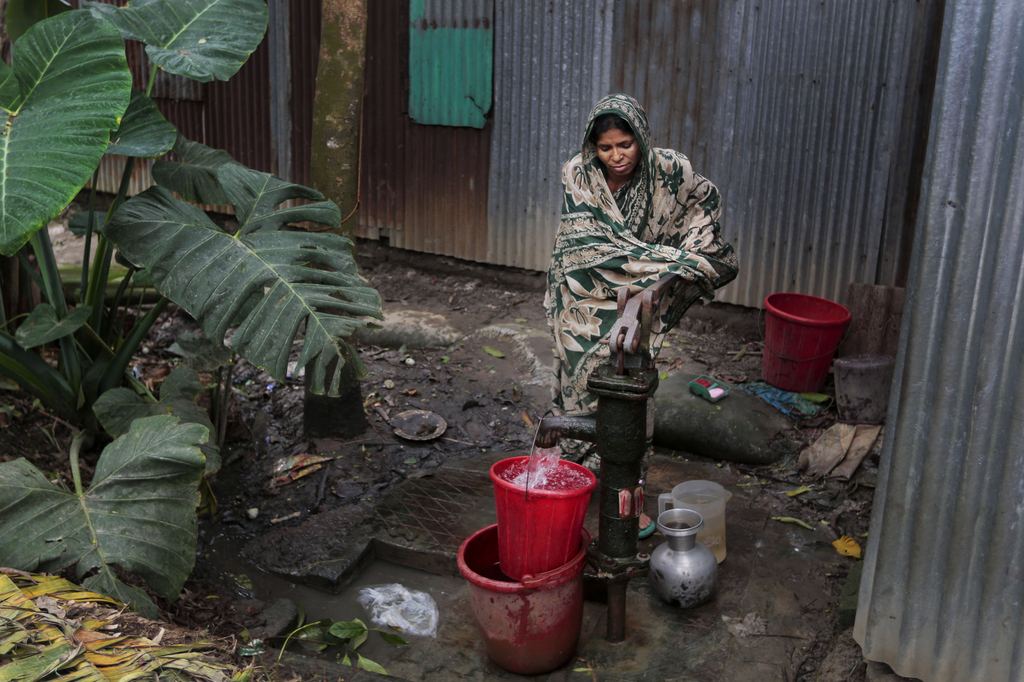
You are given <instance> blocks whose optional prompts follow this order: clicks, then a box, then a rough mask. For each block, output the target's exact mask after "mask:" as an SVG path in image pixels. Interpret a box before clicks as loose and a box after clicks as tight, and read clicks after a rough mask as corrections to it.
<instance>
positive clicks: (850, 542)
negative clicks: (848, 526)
mask: <svg viewBox="0 0 1024 682" xmlns="http://www.w3.org/2000/svg"><path fill="white" fill-rule="evenodd" d="M832 546H833V547H835V548H836V551H837V552H839V553H840V554H842V555H843V556H852V557H853V558H854V559H859V558H860V545H859V544H858V543H857V541H856V540H854V539H853V538H851V537H850V536H849V535H844V536H843V537H841V538H839V539H838V540H836V541H835V542H833V543H832Z"/></svg>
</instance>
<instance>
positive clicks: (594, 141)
mask: <svg viewBox="0 0 1024 682" xmlns="http://www.w3.org/2000/svg"><path fill="white" fill-rule="evenodd" d="M650 137H651V136H650V129H649V127H648V123H647V114H646V113H645V112H644V110H643V107H641V106H640V103H639V102H637V101H636V100H635V99H633V98H632V97H629V96H627V95H611V96H609V97H606V98H604V99H602V100H601V101H600V102H598V103H597V104H596V105H595V106H594V109H593V110H592V111H591V112H590V118H589V119H588V121H587V130H586V133H585V135H584V137H583V150H582V151H581V152H580V153H579V154H577V155H576V156H574V157H572V158H571V159H570V160H569V161H568V163H566V164H565V166H564V167H563V168H562V184H563V186H564V190H565V191H564V193H563V196H562V198H563V203H562V219H561V224H560V226H559V228H558V235H557V236H556V238H555V248H554V253H553V254H552V257H551V265H550V267H549V269H548V290H547V295H546V296H545V299H544V306H545V308H546V310H547V314H548V322H549V323H550V324H551V326H552V327H553V330H554V333H555V346H556V350H557V353H558V357H559V360H560V361H561V362H560V376H559V384H560V390H559V393H558V395H557V396H556V398H555V405H556V407H557V408H558V409H560V410H561V411H562V412H564V413H580V412H591V411H593V410H594V409H596V397H595V396H593V395H591V394H590V393H588V392H587V390H586V387H587V376H588V375H589V374H590V372H591V371H592V370H593V368H594V367H595V366H596V365H598V364H601V363H602V362H606V361H607V358H608V346H607V340H608V339H607V336H608V332H609V329H610V327H611V326H612V324H613V323H614V322H615V319H616V317H617V314H616V297H617V294H618V289H619V288H620V287H623V286H628V287H630V290H631V291H637V290H639V289H643V288H646V287H648V286H650V285H652V284H654V283H655V282H657V281H658V280H659V279H660V278H661V277H662V276H663V275H665V274H667V273H677V274H679V275H681V276H682V279H683V280H684V284H683V285H681V286H678V287H676V288H675V290H674V291H672V292H670V293H669V295H667V296H663V297H662V303H661V306H660V308H659V310H658V317H657V319H656V320H655V322H654V323H653V325H652V327H653V328H652V330H651V353H652V354H653V355H654V356H655V357H656V356H657V354H658V351H659V350H660V349H661V344H662V341H663V340H664V338H665V335H666V333H667V332H668V331H669V330H670V329H671V328H672V326H673V325H674V324H675V323H676V322H678V321H679V318H680V317H682V315H683V313H684V312H686V309H687V308H689V307H690V305H691V304H692V303H693V302H694V301H696V300H697V299H698V298H700V297H702V296H703V297H705V298H709V299H710V298H713V297H714V290H715V289H717V288H718V287H721V286H723V285H724V284H726V283H728V282H730V281H731V280H732V279H733V278H734V277H735V276H736V269H737V263H736V255H735V254H734V253H733V250H732V247H731V246H730V245H729V244H726V243H725V242H724V241H723V240H722V236H721V233H720V229H719V225H718V217H719V215H720V214H721V205H720V200H719V195H718V190H717V189H716V188H715V186H714V185H713V184H711V183H710V182H708V180H707V179H705V178H703V177H701V176H700V175H697V174H696V173H694V172H693V169H692V168H691V167H690V161H689V159H687V158H686V157H685V156H683V155H682V154H680V153H679V152H676V151H672V150H670V149H652V148H651V146H650ZM602 341H603V342H604V343H602ZM652 430H653V421H651V423H650V424H649V435H650V432H651V431H652ZM561 445H562V449H563V453H564V456H565V458H566V459H570V460H572V461H575V462H582V463H583V464H584V465H586V466H589V467H590V468H596V466H597V465H598V464H599V460H598V459H597V457H596V455H590V453H589V450H590V449H591V447H590V444H584V443H578V442H566V441H563V442H562V444H561Z"/></svg>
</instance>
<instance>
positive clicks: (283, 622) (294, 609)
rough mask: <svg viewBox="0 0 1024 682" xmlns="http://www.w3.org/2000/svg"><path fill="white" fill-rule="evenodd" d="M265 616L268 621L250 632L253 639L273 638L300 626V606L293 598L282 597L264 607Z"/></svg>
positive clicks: (283, 635) (284, 634) (286, 633)
mask: <svg viewBox="0 0 1024 682" xmlns="http://www.w3.org/2000/svg"><path fill="white" fill-rule="evenodd" d="M263 617H264V618H265V619H266V622H265V623H264V624H263V625H262V626H260V627H258V628H255V629H253V631H252V632H250V633H249V634H250V636H251V637H252V638H253V639H262V640H264V641H266V640H273V639H275V638H278V637H285V636H287V635H288V633H289V632H291V631H292V630H294V629H295V628H296V627H298V624H299V608H298V606H296V605H295V602H293V601H292V600H291V599H287V598H284V597H282V598H281V599H278V600H277V601H275V602H274V603H273V604H271V605H270V606H269V607H267V608H266V609H264V611H263Z"/></svg>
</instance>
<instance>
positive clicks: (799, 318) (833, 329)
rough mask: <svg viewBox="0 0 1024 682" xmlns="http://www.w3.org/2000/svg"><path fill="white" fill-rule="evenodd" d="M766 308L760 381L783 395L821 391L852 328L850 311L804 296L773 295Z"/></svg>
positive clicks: (765, 300) (765, 301) (767, 300)
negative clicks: (778, 389)
mask: <svg viewBox="0 0 1024 682" xmlns="http://www.w3.org/2000/svg"><path fill="white" fill-rule="evenodd" d="M764 307H765V311H766V318H765V328H764V350H765V352H764V355H763V356H762V359H761V363H762V364H761V377H762V378H763V379H764V380H765V381H767V382H768V383H769V384H771V385H772V386H775V387H776V388H781V389H782V390H784V391H796V392H799V393H807V392H814V391H818V390H820V389H821V387H822V385H823V384H824V383H825V378H826V377H827V376H828V368H829V365H831V364H832V356H833V355H834V354H835V352H836V348H838V347H839V342H840V341H842V340H843V332H844V331H845V330H846V326H847V325H848V324H850V311H849V310H847V309H846V308H844V307H843V306H841V305H839V304H838V303H834V302H832V301H829V300H827V299H824V298H818V297H817V296H807V295H804V294H772V295H770V296H768V297H767V298H765V299H764Z"/></svg>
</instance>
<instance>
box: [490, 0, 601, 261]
mask: <svg viewBox="0 0 1024 682" xmlns="http://www.w3.org/2000/svg"><path fill="white" fill-rule="evenodd" d="M613 4H614V3H613V0H580V1H579V2H572V3H553V2H548V1H547V0H516V1H513V0H498V2H497V5H496V7H495V38H494V61H495V77H494V101H495V110H494V138H493V140H492V142H491V163H490V187H491V190H490V197H489V200H488V206H487V214H488V219H489V230H490V232H489V234H488V240H487V246H488V248H487V260H488V262H491V263H499V264H501V265H511V266H516V267H520V268H528V269H532V270H546V269H547V267H548V262H549V261H550V259H551V247H552V245H553V244H554V241H555V230H556V229H557V228H558V218H559V214H560V212H561V180H560V178H561V170H562V165H563V164H564V163H565V162H566V161H567V160H568V159H569V157H570V156H572V155H573V154H574V153H576V152H578V151H579V150H580V146H581V143H582V141H583V132H584V131H583V126H584V124H585V123H586V120H587V114H589V113H590V108H591V107H592V106H593V105H594V103H595V102H596V101H597V100H598V99H600V98H601V97H603V96H604V95H606V94H608V92H609V90H608V89H609V84H610V82H611V66H612V48H611V37H612V20H613V14H614V11H613Z"/></svg>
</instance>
